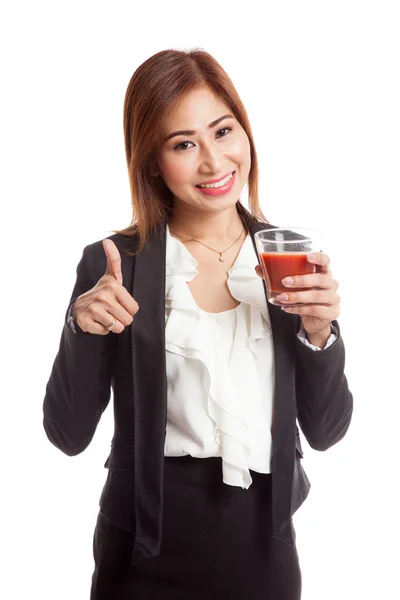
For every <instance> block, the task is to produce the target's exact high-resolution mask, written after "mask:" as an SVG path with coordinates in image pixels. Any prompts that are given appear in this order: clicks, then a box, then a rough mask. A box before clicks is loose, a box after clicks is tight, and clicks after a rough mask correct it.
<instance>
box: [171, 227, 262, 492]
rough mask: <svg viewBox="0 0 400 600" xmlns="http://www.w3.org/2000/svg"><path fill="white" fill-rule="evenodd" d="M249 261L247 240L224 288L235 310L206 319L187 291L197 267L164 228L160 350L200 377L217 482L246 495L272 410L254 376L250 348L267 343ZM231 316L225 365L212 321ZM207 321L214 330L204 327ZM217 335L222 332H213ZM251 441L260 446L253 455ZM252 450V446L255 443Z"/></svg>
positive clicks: (259, 285)
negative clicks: (196, 364)
mask: <svg viewBox="0 0 400 600" xmlns="http://www.w3.org/2000/svg"><path fill="white" fill-rule="evenodd" d="M256 264H257V262H256V256H255V252H254V248H253V245H252V241H251V238H250V236H248V237H247V238H246V239H245V241H244V243H243V245H242V248H241V250H240V252H239V255H238V256H237V259H236V261H235V263H234V265H233V267H232V268H231V269H230V270H229V271H228V282H227V283H228V287H229V290H230V292H231V294H232V296H233V297H234V298H235V299H236V300H238V301H239V302H240V303H241V304H239V306H238V307H237V308H236V309H233V310H232V311H227V312H226V313H219V314H209V313H207V312H205V311H203V310H202V309H200V308H199V307H198V306H197V304H196V302H195V300H194V297H193V295H192V293H191V291H190V289H189V286H188V285H187V283H188V282H190V281H192V280H193V279H194V278H195V277H196V275H198V270H197V266H198V263H197V261H196V260H195V259H194V258H193V256H192V255H191V254H190V252H189V251H188V250H187V248H186V247H185V245H184V244H183V243H182V242H180V241H179V240H177V239H176V238H174V237H172V236H171V235H170V233H169V229H168V226H167V256H166V299H165V305H166V316H165V318H166V323H165V339H166V350H168V351H170V352H173V353H175V354H178V355H180V356H183V357H185V358H188V359H197V360H199V361H201V362H202V363H203V365H204V366H205V371H206V373H207V378H206V379H207V383H206V388H207V389H206V393H207V410H208V415H209V417H210V418H211V419H212V421H213V424H214V428H213V435H214V439H215V441H216V442H217V444H218V445H219V447H220V453H221V457H222V474H223V481H224V482H225V483H227V484H229V485H235V486H240V487H243V488H248V487H249V486H250V485H251V482H252V479H251V475H250V472H249V462H250V463H251V468H253V469H254V470H256V471H259V472H265V463H266V461H267V460H269V456H266V453H267V454H269V452H270V447H271V444H270V443H268V442H269V441H270V440H268V436H270V435H271V434H270V424H271V420H272V414H271V413H272V406H269V405H268V406H267V407H265V406H264V405H265V401H264V405H263V393H262V389H261V385H260V379H259V373H258V370H257V364H256V359H257V346H258V344H259V343H260V341H261V340H264V339H266V338H268V337H269V336H271V333H272V332H271V324H270V318H269V313H268V307H267V303H266V299H265V294H264V289H263V285H262V280H261V279H260V277H258V275H257V274H256V272H255V268H254V267H255V265H256ZM233 316H234V317H235V319H236V327H235V329H234V339H233V343H232V347H231V351H230V356H229V360H227V359H226V358H225V357H224V356H223V353H222V352H220V351H219V348H221V340H219V339H218V336H219V333H218V328H216V327H215V317H217V318H218V319H221V323H223V322H224V319H225V317H226V318H229V317H233ZM211 319H213V320H214V323H212V322H211V321H210V320H211ZM221 335H223V329H221ZM257 440H262V443H261V445H260V448H257V444H258V442H257ZM259 443H260V442H259Z"/></svg>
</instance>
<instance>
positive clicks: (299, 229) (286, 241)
mask: <svg viewBox="0 0 400 600" xmlns="http://www.w3.org/2000/svg"><path fill="white" fill-rule="evenodd" d="M274 231H293V233H296V231H299V232H300V233H301V232H302V231H308V232H313V233H315V234H317V235H316V236H315V237H317V236H318V237H322V235H323V234H322V231H320V230H319V229H315V228H313V227H294V226H293V227H270V228H269V229H260V231H257V232H256V233H255V234H254V237H256V238H258V239H259V240H260V241H264V240H263V239H262V237H261V234H262V233H268V232H271V233H272V232H274ZM266 241H267V242H268V243H269V244H299V243H304V242H308V241H310V242H312V241H313V239H312V237H309V236H306V237H304V238H303V239H302V240H266Z"/></svg>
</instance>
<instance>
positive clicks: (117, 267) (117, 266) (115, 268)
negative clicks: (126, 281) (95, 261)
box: [103, 239, 123, 285]
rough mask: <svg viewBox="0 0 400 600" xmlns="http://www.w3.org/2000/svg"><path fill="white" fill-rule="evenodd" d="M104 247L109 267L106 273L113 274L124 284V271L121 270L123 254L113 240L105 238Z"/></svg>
mask: <svg viewBox="0 0 400 600" xmlns="http://www.w3.org/2000/svg"><path fill="white" fill-rule="evenodd" d="M103 248H104V252H105V253H106V257H107V269H106V272H105V275H111V277H114V279H115V280H116V281H117V282H118V283H119V284H120V285H122V281H123V279H122V271H121V255H120V253H119V250H118V248H117V246H116V245H115V244H114V242H113V241H112V240H109V239H105V240H103Z"/></svg>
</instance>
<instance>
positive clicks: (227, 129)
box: [217, 127, 233, 137]
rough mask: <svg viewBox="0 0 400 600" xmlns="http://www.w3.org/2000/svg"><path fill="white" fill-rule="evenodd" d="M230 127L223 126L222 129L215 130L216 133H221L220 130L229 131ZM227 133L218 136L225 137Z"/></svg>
mask: <svg viewBox="0 0 400 600" xmlns="http://www.w3.org/2000/svg"><path fill="white" fill-rule="evenodd" d="M232 129H233V128H232V127H223V128H222V129H220V130H219V131H217V133H221V131H227V132H228V133H229V132H230V131H232ZM228 133H224V135H221V136H220V137H225V136H226V135H228Z"/></svg>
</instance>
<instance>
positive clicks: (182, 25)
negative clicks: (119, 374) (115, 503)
mask: <svg viewBox="0 0 400 600" xmlns="http://www.w3.org/2000/svg"><path fill="white" fill-rule="evenodd" d="M397 7H398V3H397V2H388V1H385V0H379V1H376V2H370V1H368V0H364V1H359V2H357V1H354V0H346V1H343V0H336V2H327V1H323V0H319V1H313V2H311V1H301V2H298V1H295V2H285V1H283V2H264V3H261V2H258V1H249V0H247V1H246V2H241V3H238V2H233V1H232V2H223V1H221V0H219V1H218V2H216V1H212V2H208V1H205V0H202V1H201V2H198V3H196V2H187V1H185V2H177V1H175V2H173V1H171V0H169V1H168V2H159V3H155V2H153V3H150V2H143V3H139V2H122V1H121V2H118V1H115V2H113V3H111V2H104V1H99V0H97V1H96V2H89V1H84V0H80V1H79V2H77V1H75V2H73V1H69V2H40V1H38V0H37V1H36V2H18V1H14V2H12V3H11V2H9V3H8V4H7V7H5V3H4V5H3V8H2V9H1V15H0V22H1V25H0V27H1V30H0V43H1V48H0V50H1V56H2V63H3V64H2V69H1V87H2V92H1V104H2V107H1V111H0V119H1V123H0V124H1V141H0V143H1V166H2V171H3V174H2V177H1V188H2V189H1V211H2V218H1V222H2V231H3V234H2V235H3V237H2V239H1V248H2V250H1V253H2V264H3V277H2V293H1V303H2V306H1V324H2V330H3V340H4V335H5V336H6V342H5V343H3V354H2V355H3V359H2V367H3V377H2V379H3V388H4V392H3V396H2V407H3V415H2V416H3V418H2V420H1V430H0V434H1V435H0V440H1V445H2V478H1V481H2V494H1V516H2V533H1V542H0V543H1V545H2V547H3V552H5V553H6V561H4V557H3V560H2V567H3V568H2V571H3V574H2V578H1V582H0V586H1V588H2V589H1V590H0V595H1V597H3V598H7V600H14V599H21V598H28V597H29V598H30V597H38V598H41V600H55V599H57V600H71V598H74V600H86V599H88V598H89V588H90V578H91V573H92V569H93V558H92V535H93V529H94V525H95V520H96V516H97V510H98V500H99V496H100V493H101V489H102V486H103V483H104V481H105V477H106V473H107V472H106V470H105V469H104V468H103V464H104V462H105V460H106V458H107V455H108V452H109V446H110V441H111V437H112V433H113V422H112V402H111V403H110V405H109V407H108V409H107V411H106V412H105V414H104V415H103V418H102V420H101V422H100V424H99V427H98V429H97V432H96V435H95V437H94V439H93V442H92V443H91V445H90V446H89V448H88V449H87V450H86V451H85V452H84V453H83V454H81V455H79V456H76V457H73V458H70V457H67V456H65V455H63V454H62V453H61V452H60V451H59V450H58V449H56V448H55V447H53V446H52V445H51V444H50V443H49V442H48V440H47V438H46V436H45V433H44V430H43V429H42V402H43V397H44V392H45V386H46V383H47V380H48V378H49V376H50V372H51V368H52V364H53V360H54V358H55V356H56V353H57V350H58V344H59V340H60V336H61V330H62V327H63V320H64V314H65V310H66V308H67V304H68V301H69V298H70V294H71V292H72V287H73V284H74V282H75V269H76V265H77V263H78V261H79V259H80V257H81V254H82V250H83V247H84V246H86V245H87V244H89V243H92V242H94V241H96V240H99V239H102V238H104V237H106V236H108V235H110V234H111V230H112V229H117V228H122V227H125V226H126V225H128V224H129V222H130V217H131V214H130V198H129V185H128V177H127V170H126V164H125V155H124V147H123V133H122V106H123V99H124V94H125V90H126V87H127V85H128V82H129V79H130V77H131V75H132V73H133V72H134V70H135V69H136V68H137V67H138V66H139V65H140V64H141V63H142V62H143V61H144V60H145V59H147V58H148V57H149V56H151V55H152V54H154V53H155V52H158V51H159V50H163V49H166V48H179V49H190V48H195V47H201V48H204V49H205V50H207V51H209V52H210V53H211V54H213V55H214V56H215V58H216V59H217V60H218V61H219V62H220V63H221V64H222V66H223V67H224V68H225V70H226V71H227V72H228V74H229V75H230V76H231V78H232V80H233V82H234V84H235V85H236V87H237V89H238V91H239V94H240V95H241V97H242V99H243V101H244V104H245V106H246V107H247V110H248V114H249V117H250V121H251V124H252V128H253V132H254V135H255V141H256V147H257V150H258V156H259V161H260V171H261V175H260V185H261V195H260V198H261V206H262V208H263V210H264V212H265V214H266V216H267V217H268V218H269V220H270V221H271V222H272V223H273V224H276V225H278V224H279V225H303V226H314V227H317V228H320V229H322V230H323V231H324V232H325V234H326V246H325V249H326V251H327V252H328V253H329V254H330V256H331V261H332V270H333V274H334V276H335V277H336V279H338V280H339V282H340V289H339V293H340V295H341V297H342V313H341V316H340V319H339V322H340V324H341V328H342V335H343V338H344V341H345V345H346V351H347V362H346V374H347V377H348V381H349V384H350V388H351V390H352V392H353V394H354V401H355V410H354V417H353V422H352V425H351V428H350V430H349V432H348V434H347V436H346V437H345V439H344V440H342V441H341V442H340V443H339V444H338V445H337V446H335V447H333V448H331V449H330V450H328V451H327V452H323V453H318V452H316V451H314V450H312V449H311V448H309V447H308V446H307V444H306V442H305V441H304V439H303V446H304V449H305V458H304V462H303V464H304V466H305V469H306V471H307V473H308V476H309V478H310V479H311V482H312V490H311V492H310V495H309V497H308V499H307V501H306V502H305V504H304V505H303V506H302V508H301V509H300V510H299V512H298V513H297V514H296V516H295V526H296V531H297V544H298V551H299V556H300V562H301V568H302V573H303V599H305V600H322V599H323V600H337V598H341V600H353V599H354V598H395V597H399V596H398V594H400V591H399V580H398V574H397V570H398V559H399V554H398V539H399V533H400V531H399V524H398V496H397V495H396V487H397V478H398V443H397V438H398V431H399V414H400V413H399V408H398V403H399V400H400V394H399V387H398V363H399V352H398V338H399V327H398V322H399V319H398V303H399V284H398V277H399V267H398V254H399V243H398V227H397V223H396V219H395V214H396V215H397V214H398V213H397V206H396V205H397V204H398V201H399V187H400V186H399V159H400V150H399V148H400V145H399V140H400V120H399V106H400V91H399V56H400V44H399V29H400V20H399V15H398V10H397ZM5 590H7V591H5Z"/></svg>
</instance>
